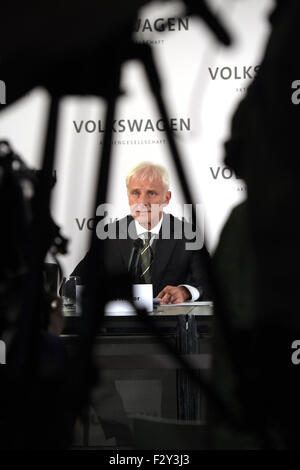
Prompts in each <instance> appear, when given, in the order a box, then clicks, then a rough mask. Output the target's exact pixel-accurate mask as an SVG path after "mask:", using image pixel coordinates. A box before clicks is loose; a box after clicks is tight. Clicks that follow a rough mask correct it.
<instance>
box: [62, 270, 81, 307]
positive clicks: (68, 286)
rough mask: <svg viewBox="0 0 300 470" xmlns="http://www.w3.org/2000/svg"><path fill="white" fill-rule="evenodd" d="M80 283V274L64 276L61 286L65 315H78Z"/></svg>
mask: <svg viewBox="0 0 300 470" xmlns="http://www.w3.org/2000/svg"><path fill="white" fill-rule="evenodd" d="M78 285H80V277H79V276H69V277H67V278H64V280H63V283H62V287H61V297H62V307H63V312H64V315H66V316H68V315H76V286H78Z"/></svg>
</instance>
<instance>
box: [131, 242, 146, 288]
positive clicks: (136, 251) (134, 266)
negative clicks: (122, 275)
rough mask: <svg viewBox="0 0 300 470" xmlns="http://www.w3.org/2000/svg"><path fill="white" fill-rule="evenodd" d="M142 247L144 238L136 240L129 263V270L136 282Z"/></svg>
mask: <svg viewBox="0 0 300 470" xmlns="http://www.w3.org/2000/svg"><path fill="white" fill-rule="evenodd" d="M142 248H143V240H142V239H141V238H137V239H136V240H134V242H133V247H132V250H131V254H130V258H129V263H128V272H129V273H130V274H131V276H132V279H133V281H134V282H135V280H136V278H137V271H138V264H139V259H140V254H141V251H142Z"/></svg>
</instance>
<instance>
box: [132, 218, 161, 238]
mask: <svg viewBox="0 0 300 470" xmlns="http://www.w3.org/2000/svg"><path fill="white" fill-rule="evenodd" d="M163 218H164V214H162V217H161V219H160V221H159V222H158V224H157V225H155V227H152V229H151V230H146V229H145V227H143V226H142V225H141V224H140V223H139V222H138V221H137V220H136V219H135V220H134V222H135V228H136V233H137V236H138V237H139V238H141V235H142V234H143V233H145V232H151V234H152V235H158V234H159V231H160V228H161V224H162V221H163Z"/></svg>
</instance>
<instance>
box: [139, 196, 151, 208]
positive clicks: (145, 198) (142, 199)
mask: <svg viewBox="0 0 300 470" xmlns="http://www.w3.org/2000/svg"><path fill="white" fill-rule="evenodd" d="M139 202H140V203H141V204H144V205H149V196H148V194H147V193H141V195H140V200H139Z"/></svg>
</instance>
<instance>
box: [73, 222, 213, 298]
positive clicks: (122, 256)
mask: <svg viewBox="0 0 300 470" xmlns="http://www.w3.org/2000/svg"><path fill="white" fill-rule="evenodd" d="M131 222H133V218H132V217H131V216H127V217H125V218H124V219H121V220H120V221H115V222H113V223H112V224H109V225H108V226H107V232H108V233H116V234H117V238H116V239H109V238H107V239H106V240H105V241H104V244H105V245H104V246H105V249H104V250H103V252H104V259H103V260H102V262H104V263H105V268H106V270H107V272H108V273H109V274H111V275H122V274H125V273H126V272H127V271H128V265H129V260H130V255H131V253H132V249H133V241H134V240H133V238H131V237H129V236H128V226H129V224H130V223H131ZM168 224H169V227H170V236H169V237H168V238H169V239H166V238H165V236H164V234H165V233H166V231H167V230H166V229H167V226H168ZM131 225H132V228H133V235H134V237H135V238H137V234H136V231H135V224H134V222H133V223H132V224H131ZM188 226H189V227H190V228H191V225H190V224H188ZM130 233H131V236H132V232H130ZM181 233H182V236H181V238H180V239H176V237H178V234H179V235H180V234H181ZM186 242H188V243H191V242H192V240H187V239H186V238H185V235H184V228H183V222H182V221H181V220H179V219H177V218H175V217H173V216H172V215H170V214H164V216H163V222H162V226H161V229H160V232H159V237H158V238H157V239H156V240H155V242H154V243H155V245H154V257H153V262H152V265H151V278H152V284H153V295H154V296H157V294H158V293H159V292H160V291H161V290H162V289H163V288H164V287H166V286H167V285H171V286H178V285H180V284H188V285H190V286H193V287H196V288H197V289H198V290H199V292H200V300H207V299H210V297H211V296H210V293H209V288H208V282H207V276H206V270H205V266H206V261H207V256H208V253H207V251H206V249H205V247H203V248H201V249H197V250H195V249H193V250H187V249H186ZM89 256H90V252H88V253H87V254H86V256H85V257H84V258H83V259H82V260H81V261H80V263H79V264H78V265H77V266H76V268H75V270H74V271H73V273H72V276H80V278H81V282H82V284H85V283H86V278H87V265H88V257H89ZM142 282H143V281H141V283H142Z"/></svg>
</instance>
